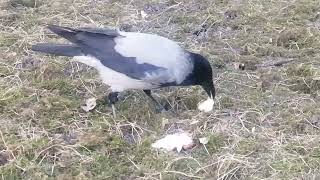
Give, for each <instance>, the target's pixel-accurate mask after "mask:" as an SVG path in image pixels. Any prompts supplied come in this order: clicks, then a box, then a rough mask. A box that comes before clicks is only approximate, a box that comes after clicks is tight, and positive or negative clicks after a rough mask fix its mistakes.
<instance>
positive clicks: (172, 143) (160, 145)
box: [151, 133, 194, 152]
mask: <svg viewBox="0 0 320 180" xmlns="http://www.w3.org/2000/svg"><path fill="white" fill-rule="evenodd" d="M193 145H194V142H193V140H192V138H191V136H190V134H188V133H176V134H169V135H167V136H166V137H164V138H162V139H159V140H157V141H156V142H155V143H153V144H152V145H151V146H152V147H153V148H156V149H165V150H167V151H172V150H174V149H177V151H178V152H180V151H181V150H182V148H183V149H188V148H191V147H193Z"/></svg>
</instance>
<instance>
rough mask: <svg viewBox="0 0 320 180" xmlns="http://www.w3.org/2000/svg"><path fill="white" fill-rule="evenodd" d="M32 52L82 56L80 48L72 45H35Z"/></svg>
mask: <svg viewBox="0 0 320 180" xmlns="http://www.w3.org/2000/svg"><path fill="white" fill-rule="evenodd" d="M31 50H33V51H38V52H43V53H48V54H52V55H56V56H69V57H73V56H80V55H82V54H83V53H82V51H81V49H80V48H79V47H77V46H75V45H71V44H51V43H39V44H36V45H33V46H32V47H31Z"/></svg>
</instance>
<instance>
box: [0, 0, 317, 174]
mask: <svg viewBox="0 0 320 180" xmlns="http://www.w3.org/2000/svg"><path fill="white" fill-rule="evenodd" d="M21 2H23V4H24V5H21ZM30 2H31V3H30ZM32 2H36V5H34V4H33V3H32ZM0 6H1V11H0V34H1V35H0V57H1V61H0V123H1V127H0V142H1V143H0V177H1V178H2V179H52V178H53V179H119V178H120V179H197V178H205V179H220V180H222V179H301V178H304V179H319V178H320V173H319V172H320V169H319V167H320V145H319V144H320V142H319V141H320V135H319V128H320V109H319V107H320V101H319V95H320V91H319V89H320V70H319V67H320V52H319V51H320V31H319V28H320V11H319V9H320V3H319V2H318V1H316V0H301V1H296V0H265V1H259V0H247V1H245V0H219V1H211V0H200V1H195V0H194V1H192V0H190V1H187V0H185V1H178V0H176V1H175V0H168V1H156V0H148V1H142V0H131V1H130V0H119V1H115V0H105V1H103V0H75V1H73V0H56V1H49V0H43V1H38V0H36V1H31V0H23V1H22V0H14V1H13V0H12V1H9V0H5V1H2V2H0ZM142 10H143V11H144V12H145V13H147V15H148V16H147V17H146V18H143V17H142V16H141V14H140V13H141V11H142ZM46 24H58V25H67V26H99V27H102V26H104V27H120V28H121V29H123V30H126V31H142V32H152V33H157V34H159V35H163V36H166V37H170V38H171V39H174V40H176V41H178V42H180V43H181V45H182V46H184V47H186V48H188V49H190V50H193V51H196V52H201V53H202V54H204V55H205V56H206V57H208V58H209V59H210V60H211V62H212V65H213V66H214V67H215V72H216V75H215V82H216V87H217V100H216V102H217V103H216V106H215V110H214V111H213V112H212V113H211V114H204V113H200V112H198V111H197V110H196V104H197V102H198V101H200V100H201V99H203V98H204V97H205V94H204V92H203V91H202V90H201V89H200V88H197V87H193V88H184V89H163V90H159V91H157V92H156V95H157V98H158V99H160V100H161V102H162V103H166V104H170V105H171V106H172V107H173V109H172V110H171V111H170V112H174V113H166V114H155V113H154V111H153V107H152V106H151V107H149V105H150V103H146V102H148V99H147V97H145V96H144V95H143V94H142V93H141V92H139V91H135V92H126V93H124V94H123V98H122V101H121V102H120V103H119V104H118V105H117V108H118V109H119V114H120V116H119V117H118V118H116V119H114V118H112V116H111V110H110V108H109V107H107V106H106V105H105V103H104V97H105V96H106V94H107V92H108V89H107V87H105V86H104V85H102V84H101V82H100V81H99V79H97V75H96V72H95V71H94V70H92V69H90V68H88V67H86V66H84V65H81V64H76V63H70V61H69V59H68V58H55V57H49V56H44V55H40V54H38V53H34V52H31V51H30V50H29V47H30V45H31V44H34V43H36V42H47V41H60V39H59V40H58V39H57V38H56V36H53V35H52V34H51V33H49V32H48V31H47V30H46V29H45V25H46ZM277 62H287V63H286V64H283V65H282V66H273V64H276V63H277ZM235 63H244V64H245V65H246V70H245V71H240V70H237V69H235V68H234V64H235ZM89 97H97V98H98V99H99V101H98V106H97V108H96V109H95V110H94V111H92V112H90V113H85V112H83V111H82V110H81V108H80V106H81V104H82V103H83V102H84V101H85V99H87V98H89ZM165 119H167V120H168V121H166V120H165ZM164 122H166V123H165V124H164ZM179 128H180V129H183V130H186V131H190V132H192V133H193V135H194V137H195V138H198V137H204V136H206V137H209V138H210V141H209V143H208V144H207V145H206V148H204V147H203V146H200V145H199V146H197V147H196V148H194V149H192V150H190V151H188V152H184V153H181V154H175V153H169V154H165V153H161V152H156V151H154V150H152V149H150V143H152V142H153V141H154V140H155V139H156V138H158V137H160V136H162V135H163V134H165V133H169V132H172V131H174V130H175V129H179Z"/></svg>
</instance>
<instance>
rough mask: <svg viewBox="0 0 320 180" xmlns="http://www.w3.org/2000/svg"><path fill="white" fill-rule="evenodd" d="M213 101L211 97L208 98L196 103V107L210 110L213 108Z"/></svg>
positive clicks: (206, 110)
mask: <svg viewBox="0 0 320 180" xmlns="http://www.w3.org/2000/svg"><path fill="white" fill-rule="evenodd" d="M213 105H214V101H213V99H212V98H208V99H207V100H205V101H203V102H201V103H199V104H198V109H199V110H200V111H203V112H210V111H212V109H213Z"/></svg>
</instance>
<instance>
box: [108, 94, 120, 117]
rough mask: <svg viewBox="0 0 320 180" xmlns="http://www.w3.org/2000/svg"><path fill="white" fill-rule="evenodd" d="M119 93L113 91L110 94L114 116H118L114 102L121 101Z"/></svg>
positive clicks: (109, 98)
mask: <svg viewBox="0 0 320 180" xmlns="http://www.w3.org/2000/svg"><path fill="white" fill-rule="evenodd" d="M118 95H119V92H111V93H109V95H108V100H109V104H110V105H111V107H112V113H113V117H114V118H115V117H116V108H115V107H114V104H115V103H116V102H118V101H119V99H118Z"/></svg>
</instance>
